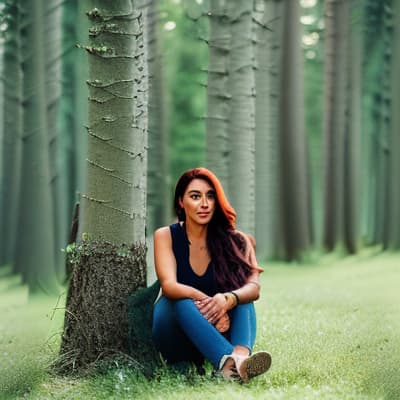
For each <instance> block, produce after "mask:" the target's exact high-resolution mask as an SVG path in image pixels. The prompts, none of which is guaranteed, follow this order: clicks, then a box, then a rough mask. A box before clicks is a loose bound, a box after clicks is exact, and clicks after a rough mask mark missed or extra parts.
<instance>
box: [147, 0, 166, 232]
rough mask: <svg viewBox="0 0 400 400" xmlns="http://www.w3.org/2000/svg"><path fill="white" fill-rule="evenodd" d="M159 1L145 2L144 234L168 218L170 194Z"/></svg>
mask: <svg viewBox="0 0 400 400" xmlns="http://www.w3.org/2000/svg"><path fill="white" fill-rule="evenodd" d="M158 3H159V2H158V1H155V0H153V1H151V2H150V4H149V6H148V24H147V26H148V39H147V42H148V53H149V60H148V63H149V105H148V107H149V133H148V141H149V155H148V167H147V169H148V185H147V186H148V192H147V202H148V205H147V224H146V227H147V236H150V235H152V233H153V231H154V230H155V229H156V228H158V227H160V226H162V225H165V224H167V223H168V221H169V220H170V218H169V217H170V210H171V209H172V205H171V202H170V200H169V199H170V198H171V195H170V193H169V187H168V177H169V174H168V170H169V165H168V159H169V156H168V155H169V150H168V128H167V121H166V104H165V88H164V70H163V67H162V49H161V40H160V38H161V33H160V30H159V10H158Z"/></svg>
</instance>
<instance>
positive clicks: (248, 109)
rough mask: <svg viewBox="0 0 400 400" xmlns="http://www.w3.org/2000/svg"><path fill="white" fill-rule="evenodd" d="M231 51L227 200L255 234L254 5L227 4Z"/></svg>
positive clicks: (242, 1) (240, 223)
mask: <svg viewBox="0 0 400 400" xmlns="http://www.w3.org/2000/svg"><path fill="white" fill-rule="evenodd" d="M228 9H229V17H230V29H231V48H230V50H229V80H228V85H229V89H230V93H231V99H230V101H229V126H228V131H229V164H228V165H229V182H228V190H227V192H228V196H229V198H230V201H231V203H232V205H233V207H234V208H235V209H236V211H237V214H238V217H237V226H238V228H239V229H241V230H243V231H245V232H247V233H250V234H252V235H254V233H255V81H254V46H253V31H252V28H253V25H252V13H253V2H249V1H248V0H240V1H236V2H234V4H233V3H232V2H231V3H228Z"/></svg>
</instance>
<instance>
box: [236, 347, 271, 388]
mask: <svg viewBox="0 0 400 400" xmlns="http://www.w3.org/2000/svg"><path fill="white" fill-rule="evenodd" d="M271 362H272V358H271V354H269V353H268V352H266V351H259V352H257V353H254V354H252V355H251V356H250V357H249V358H247V359H246V360H245V361H243V363H244V364H245V365H244V366H243V367H244V368H243V367H241V369H242V368H243V369H242V371H244V373H243V374H242V376H241V378H242V380H243V382H244V383H247V382H248V381H249V380H250V379H252V378H254V377H256V376H258V375H261V374H263V373H264V372H267V371H268V370H269V368H270V367H271Z"/></svg>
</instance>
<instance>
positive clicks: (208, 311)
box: [194, 293, 227, 324]
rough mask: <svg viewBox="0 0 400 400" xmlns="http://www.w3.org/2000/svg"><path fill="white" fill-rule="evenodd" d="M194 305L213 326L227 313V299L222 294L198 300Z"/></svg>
mask: <svg viewBox="0 0 400 400" xmlns="http://www.w3.org/2000/svg"><path fill="white" fill-rule="evenodd" d="M194 303H195V304H196V306H197V308H198V309H199V311H200V312H201V313H202V314H203V316H204V318H205V319H206V320H207V321H208V322H210V323H211V324H215V323H216V322H217V321H218V320H219V319H220V318H221V317H222V316H223V315H224V314H225V312H226V311H227V308H226V299H225V296H224V295H223V294H222V293H217V294H216V295H214V296H213V297H206V298H204V299H201V300H196V301H195V302H194Z"/></svg>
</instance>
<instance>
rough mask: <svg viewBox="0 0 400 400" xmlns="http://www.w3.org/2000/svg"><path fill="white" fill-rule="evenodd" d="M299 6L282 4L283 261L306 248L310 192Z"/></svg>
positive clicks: (304, 250)
mask: <svg viewBox="0 0 400 400" xmlns="http://www.w3.org/2000/svg"><path fill="white" fill-rule="evenodd" d="M299 7H300V5H299V4H298V3H296V4H292V3H290V4H289V2H287V3H285V5H284V27H283V41H282V49H283V50H282V60H281V62H282V75H281V102H280V105H281V107H280V149H281V165H280V171H281V185H280V186H281V187H280V189H281V204H282V231H283V235H282V238H283V243H284V252H285V258H286V259H287V260H294V259H301V258H302V256H303V255H304V254H305V253H306V252H307V251H308V250H309V248H310V238H311V226H310V217H309V210H310V193H309V187H310V185H309V171H308V161H307V160H308V158H307V145H306V138H305V132H304V108H303V101H304V100H303V98H304V89H303V60H302V53H301V47H300V38H301V36H302V35H301V29H300V8H299Z"/></svg>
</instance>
